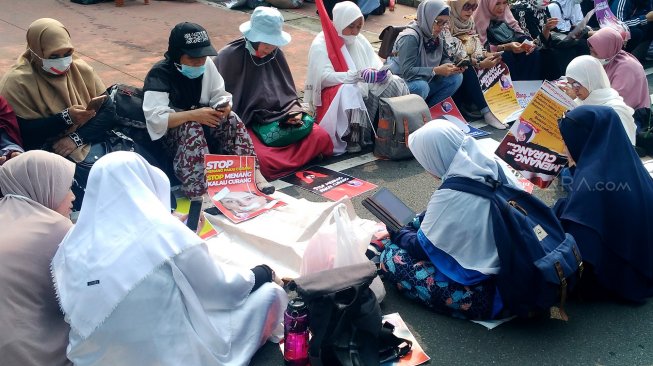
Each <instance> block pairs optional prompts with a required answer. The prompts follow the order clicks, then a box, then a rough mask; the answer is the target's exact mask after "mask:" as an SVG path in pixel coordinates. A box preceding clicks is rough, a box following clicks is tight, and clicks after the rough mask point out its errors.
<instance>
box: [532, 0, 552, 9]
mask: <svg viewBox="0 0 653 366" xmlns="http://www.w3.org/2000/svg"><path fill="white" fill-rule="evenodd" d="M548 5H549V0H537V1H536V2H535V6H536V7H537V8H538V9H544V8H546V7H547V6H548Z"/></svg>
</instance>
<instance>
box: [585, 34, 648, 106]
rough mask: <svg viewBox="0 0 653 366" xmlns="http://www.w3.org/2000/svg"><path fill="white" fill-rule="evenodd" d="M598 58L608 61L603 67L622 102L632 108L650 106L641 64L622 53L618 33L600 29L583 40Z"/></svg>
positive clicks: (646, 83) (628, 54)
mask: <svg viewBox="0 0 653 366" xmlns="http://www.w3.org/2000/svg"><path fill="white" fill-rule="evenodd" d="M587 43H589V45H590V46H591V47H592V49H594V52H596V56H597V58H599V59H607V60H610V62H608V63H607V64H605V65H604V66H603V67H604V68H605V72H606V73H607V74H608V78H609V79H610V84H611V85H612V88H613V89H615V90H616V91H618V92H619V95H621V97H622V98H624V102H626V104H627V105H628V106H629V107H631V108H633V109H638V108H643V107H647V108H648V107H650V106H651V96H650V94H649V90H648V82H647V80H646V74H645V73H644V68H643V67H642V64H640V63H639V61H638V60H637V59H636V58H635V57H634V56H633V55H631V54H630V53H628V52H626V51H624V50H622V47H623V46H624V41H623V38H622V37H621V35H620V34H619V32H617V31H616V30H614V29H612V28H609V27H606V28H601V30H599V31H598V32H596V33H594V35H593V36H591V37H589V38H588V39H587Z"/></svg>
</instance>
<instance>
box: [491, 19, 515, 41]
mask: <svg viewBox="0 0 653 366" xmlns="http://www.w3.org/2000/svg"><path fill="white" fill-rule="evenodd" d="M515 34H516V32H515V31H514V30H513V29H512V28H510V26H509V25H508V23H506V22H504V21H495V20H492V21H490V26H489V27H488V29H487V39H488V41H489V42H490V44H494V45H501V44H506V43H510V42H515V41H517V39H516V37H515Z"/></svg>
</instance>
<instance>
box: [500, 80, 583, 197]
mask: <svg viewBox="0 0 653 366" xmlns="http://www.w3.org/2000/svg"><path fill="white" fill-rule="evenodd" d="M574 107H575V105H574V101H573V100H571V99H570V98H569V97H568V96H567V94H565V93H564V92H563V91H562V90H560V89H559V88H558V87H556V86H555V85H554V84H552V83H550V82H548V81H545V82H544V83H543V84H542V87H541V88H540V90H539V91H538V92H537V93H536V94H535V96H534V97H533V99H532V100H531V102H530V103H529V104H528V106H526V108H525V109H524V111H523V112H522V114H521V116H520V117H519V120H518V121H516V122H515V123H514V124H513V125H512V127H511V128H510V130H509V131H508V133H507V134H506V136H505V137H504V138H503V141H501V143H500V144H499V147H498V148H497V151H496V152H495V153H496V155H497V156H499V157H500V158H501V159H503V160H504V161H505V162H506V163H508V165H510V166H512V167H513V168H515V170H517V171H518V172H519V173H520V174H521V175H522V176H524V178H526V179H528V180H530V181H531V182H532V183H533V184H535V185H536V186H538V187H540V188H546V187H548V186H549V184H551V182H552V181H553V179H554V178H555V177H556V176H557V175H558V174H559V173H560V170H561V169H562V168H563V167H564V166H565V165H566V164H567V157H566V155H565V154H564V142H563V141H562V136H561V135H560V129H559V128H558V120H559V119H560V118H561V117H562V116H563V115H564V113H565V112H566V111H568V110H570V109H573V108H574Z"/></svg>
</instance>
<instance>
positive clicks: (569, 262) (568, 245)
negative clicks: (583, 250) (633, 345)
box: [439, 169, 583, 320]
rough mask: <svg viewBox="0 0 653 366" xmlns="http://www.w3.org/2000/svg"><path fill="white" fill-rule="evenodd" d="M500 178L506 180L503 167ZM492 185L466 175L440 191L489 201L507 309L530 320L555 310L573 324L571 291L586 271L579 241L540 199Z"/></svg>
mask: <svg viewBox="0 0 653 366" xmlns="http://www.w3.org/2000/svg"><path fill="white" fill-rule="evenodd" d="M499 175H500V180H501V181H504V180H505V176H504V174H503V171H502V170H501V169H499ZM488 183H491V184H492V186H490V185H487V184H484V183H481V182H479V181H475V180H473V179H470V178H464V177H451V178H447V179H446V180H445V181H444V182H443V183H442V185H441V186H440V188H439V189H451V190H456V191H460V192H466V193H470V194H473V195H477V196H480V197H484V198H487V199H488V200H490V202H491V211H490V214H491V217H492V228H493V231H494V238H495V241H496V246H497V252H498V254H499V261H500V265H501V269H500V270H499V273H498V274H497V288H498V290H499V293H500V295H501V299H502V300H503V303H504V306H505V307H506V308H507V309H508V310H509V311H510V312H511V313H512V314H515V315H518V316H522V317H529V316H531V315H533V314H536V313H541V312H544V311H550V315H551V318H555V319H561V320H567V319H568V318H567V314H565V311H564V308H563V306H564V304H565V301H566V298H567V292H568V291H569V290H570V289H571V288H572V287H573V286H574V285H575V283H576V282H577V280H578V278H579V277H580V275H581V274H582V272H583V263H582V260H581V256H580V251H579V250H578V247H577V246H576V240H574V237H573V236H571V235H569V234H566V233H565V232H564V230H563V228H562V224H560V221H559V220H558V218H557V217H556V216H555V214H554V213H553V211H552V210H551V208H549V207H548V206H546V205H545V204H544V202H542V201H540V200H539V199H538V198H537V197H535V196H533V195H531V194H529V193H527V192H524V191H522V190H519V189H515V188H512V187H509V186H506V185H503V184H502V183H501V182H500V181H494V180H491V179H488Z"/></svg>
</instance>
